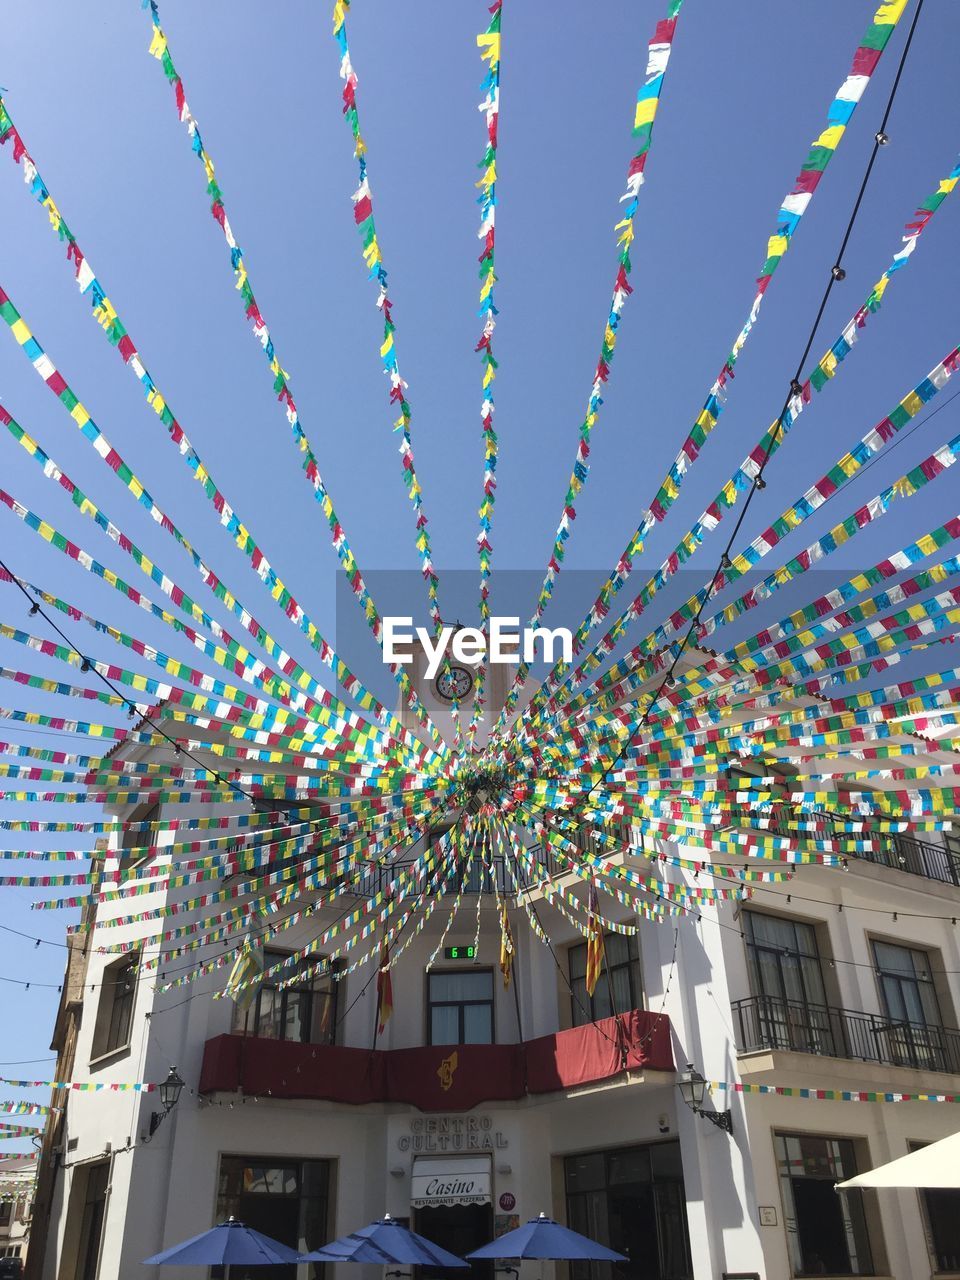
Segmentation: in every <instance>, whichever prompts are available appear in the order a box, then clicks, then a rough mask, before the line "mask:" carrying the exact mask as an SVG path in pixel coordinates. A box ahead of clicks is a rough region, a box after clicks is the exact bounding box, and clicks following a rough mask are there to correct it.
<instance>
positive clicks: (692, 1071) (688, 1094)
mask: <svg viewBox="0 0 960 1280" xmlns="http://www.w3.org/2000/svg"><path fill="white" fill-rule="evenodd" d="M677 1088H678V1089H679V1090H680V1097H681V1098H682V1099H683V1100H684V1102H685V1103H686V1104H687V1106H688V1107H689V1108H690V1110H691V1111H692V1112H693V1114H694V1115H695V1116H703V1118H704V1119H705V1120H709V1121H710V1123H711V1124H715V1125H716V1126H717V1128H718V1129H724V1130H726V1132H727V1133H730V1134H732V1133H733V1119H732V1117H731V1115H730V1112H729V1111H704V1109H703V1100H704V1098H705V1097H706V1093H707V1082H706V1080H704V1078H703V1076H702V1075H701V1074H700V1072H699V1071H698V1070H697V1069H696V1067H695V1066H694V1065H693V1063H692V1062H688V1063H687V1069H686V1071H684V1073H683V1075H682V1076H681V1077H680V1079H679V1080H678V1081H677Z"/></svg>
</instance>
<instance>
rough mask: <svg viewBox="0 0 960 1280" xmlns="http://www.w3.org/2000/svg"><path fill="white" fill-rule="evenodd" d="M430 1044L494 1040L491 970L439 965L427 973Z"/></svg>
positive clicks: (483, 1042)
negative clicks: (437, 968)
mask: <svg viewBox="0 0 960 1280" xmlns="http://www.w3.org/2000/svg"><path fill="white" fill-rule="evenodd" d="M427 1027H428V1030H429V1036H430V1043H431V1044H493V971H492V970H491V969H439V970H437V971H436V972H434V973H428V974H427Z"/></svg>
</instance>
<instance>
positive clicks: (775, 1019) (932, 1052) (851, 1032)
mask: <svg viewBox="0 0 960 1280" xmlns="http://www.w3.org/2000/svg"><path fill="white" fill-rule="evenodd" d="M733 1014H734V1018H735V1019H736V1021H737V1040H738V1043H739V1045H740V1050H741V1052H743V1053H750V1052H752V1051H753V1050H757V1049H785V1050H791V1051H792V1052H794V1053H815V1054H818V1055H820V1056H822V1057H827V1058H851V1059H855V1060H858V1061H861V1062H878V1063H882V1064H884V1065H886V1066H893V1067H916V1068H918V1069H919V1070H922V1071H949V1072H953V1073H954V1074H957V1075H960V1031H951V1030H949V1029H948V1028H946V1027H928V1026H926V1025H925V1024H923V1023H920V1022H897V1021H893V1020H891V1019H890V1018H882V1017H878V1016H877V1015H876V1014H872V1013H859V1012H855V1011H853V1010H851V1009H837V1008H833V1007H831V1006H829V1005H820V1004H806V1003H805V1002H804V1001H802V1000H782V999H780V998H778V997H775V996H751V997H750V998H749V999H748V1000H736V1001H734V1004H733Z"/></svg>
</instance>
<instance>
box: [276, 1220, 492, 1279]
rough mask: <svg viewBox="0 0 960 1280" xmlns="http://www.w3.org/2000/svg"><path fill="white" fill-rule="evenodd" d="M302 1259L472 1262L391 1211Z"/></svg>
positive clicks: (379, 1262)
mask: <svg viewBox="0 0 960 1280" xmlns="http://www.w3.org/2000/svg"><path fill="white" fill-rule="evenodd" d="M300 1261H301V1262H372V1263H374V1264H376V1265H380V1266H385V1265H387V1264H389V1263H404V1264H407V1265H414V1266H421V1267H468V1266H469V1265H470V1264H469V1263H468V1262H464V1260H463V1259H462V1258H458V1257H457V1256H456V1254H453V1253H447V1251H446V1249H441V1248H440V1246H439V1245H438V1244H434V1243H433V1241H432V1240H427V1239H426V1238H425V1237H424V1236H418V1235H417V1233H416V1232H415V1231H410V1230H408V1229H407V1228H406V1227H404V1226H401V1225H400V1223H399V1222H397V1221H396V1220H395V1219H394V1218H391V1217H390V1215H389V1213H388V1214H386V1216H385V1217H383V1218H381V1219H379V1221H377V1222H371V1223H370V1225H369V1226H368V1227H361V1229H360V1230H359V1231H351V1232H350V1234H349V1235H346V1236H341V1237H340V1239H339V1240H331V1241H330V1243H329V1244H325V1245H324V1246H323V1247H322V1248H321V1249H314V1251H313V1252H312V1253H304V1254H302V1255H301V1257H300Z"/></svg>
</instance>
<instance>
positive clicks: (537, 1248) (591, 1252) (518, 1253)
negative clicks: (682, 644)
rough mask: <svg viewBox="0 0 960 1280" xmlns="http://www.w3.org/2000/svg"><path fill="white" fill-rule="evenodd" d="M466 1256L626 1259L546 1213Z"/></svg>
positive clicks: (614, 1260)
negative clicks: (563, 1225)
mask: <svg viewBox="0 0 960 1280" xmlns="http://www.w3.org/2000/svg"><path fill="white" fill-rule="evenodd" d="M467 1257H468V1258H548V1259H551V1258H552V1259H555V1260H557V1261H560V1260H564V1259H566V1260H569V1261H574V1260H583V1261H591V1262H626V1258H625V1256H624V1255H623V1254H622V1253H614V1251H613V1250H612V1249H608V1248H607V1247H606V1245H603V1244H598V1243H597V1241H596V1240H591V1239H590V1238H589V1236H582V1235H580V1233H579V1232H578V1231H571V1230H570V1228H569V1227H562V1226H561V1225H560V1223H559V1222H554V1220H553V1219H552V1218H548V1217H547V1215H546V1214H545V1213H541V1215H540V1217H539V1218H531V1220H530V1221H529V1222H527V1223H524V1225H523V1226H522V1227H517V1229H516V1231H508V1232H507V1233H506V1235H502V1236H499V1237H498V1238H497V1239H496V1240H491V1242H490V1243H489V1244H485V1245H483V1247H482V1248H480V1249H474V1251H473V1253H468V1254H467Z"/></svg>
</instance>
